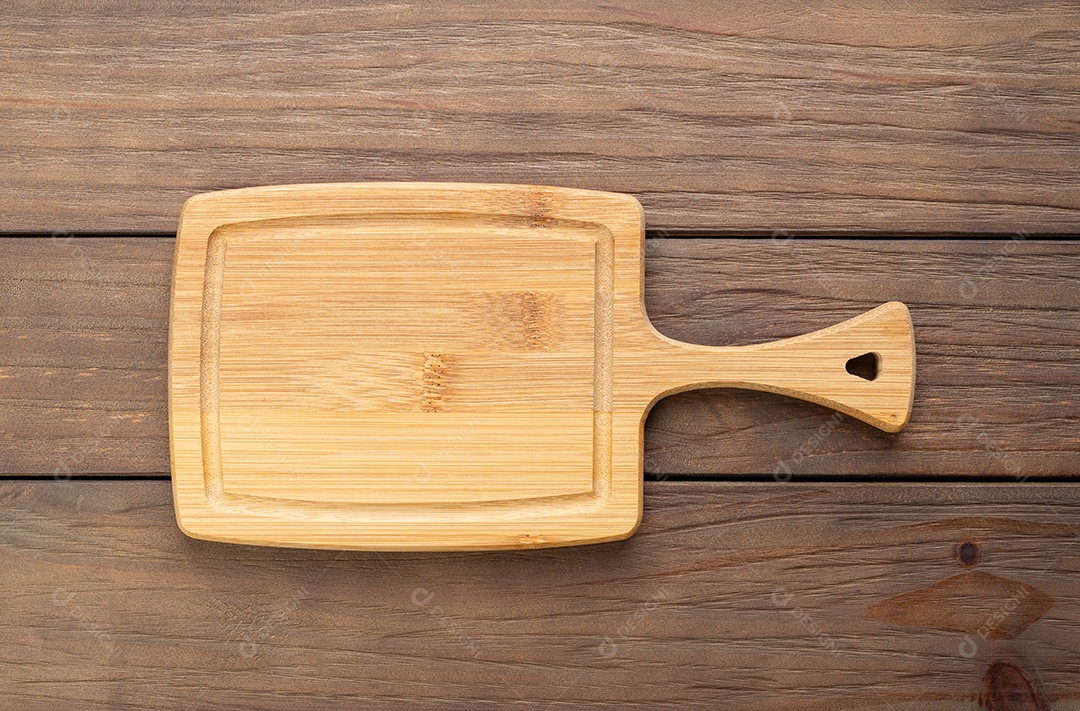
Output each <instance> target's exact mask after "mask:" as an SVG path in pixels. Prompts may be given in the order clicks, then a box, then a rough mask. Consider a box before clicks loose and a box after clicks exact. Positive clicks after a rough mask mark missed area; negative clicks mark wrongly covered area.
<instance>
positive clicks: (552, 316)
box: [169, 183, 915, 550]
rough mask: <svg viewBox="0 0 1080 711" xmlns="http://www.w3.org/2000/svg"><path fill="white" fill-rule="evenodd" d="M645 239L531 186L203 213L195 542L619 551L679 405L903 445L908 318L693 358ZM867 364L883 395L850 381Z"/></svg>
mask: <svg viewBox="0 0 1080 711" xmlns="http://www.w3.org/2000/svg"><path fill="white" fill-rule="evenodd" d="M643 224H644V222H643V216H642V210H641V206H640V205H639V204H638V202H637V201H636V200H635V199H634V198H633V197H631V196H629V195H621V194H615V193H602V192H594V191H587V190H571V189H565V188H550V187H536V186H524V185H482V184H439V183H367V184H364V183H361V184H342V185H292V186H275V187H264V188H250V189H242V190H228V191H223V192H216V193H207V194H203V195H198V196H195V197H193V198H192V199H191V200H189V201H188V202H187V203H186V205H185V206H184V210H183V214H182V216H181V220H180V228H179V234H178V238H177V244H176V262H175V271H174V275H173V292H172V312H171V321H170V334H169V335H170V339H169V424H170V435H171V436H170V440H171V450H172V471H173V493H174V497H175V505H176V516H177V521H178V523H179V525H180V527H181V528H182V529H183V531H184V532H185V533H187V534H188V535H190V536H194V537H197V538H207V539H213V540H220V541H231V542H236V543H249V544H261V545H276V546H302V547H318V548H335V549H365V550H438V549H453V550H477V549H497V548H524V547H535V546H560V545H571V544H579V543H596V542H601V541H611V540H616V539H620V538H625V537H627V536H629V535H631V534H632V533H633V532H634V530H635V529H636V528H637V525H638V523H639V522H640V519H641V510H642V427H643V424H644V420H645V417H646V415H647V413H648V411H649V409H650V407H651V406H652V405H653V404H654V403H655V402H656V401H657V400H659V399H660V398H661V397H663V396H665V395H668V394H671V393H675V392H679V391H682V390H688V389H691V388H702V387H733V388H752V389H757V390H769V391H772V392H777V393H782V394H785V395H790V396H792V397H798V398H802V399H805V400H812V401H814V402H818V403H821V404H823V405H826V406H829V407H832V408H835V409H837V410H839V411H841V412H844V413H847V414H849V415H851V416H853V417H857V418H859V419H861V420H864V421H866V422H868V423H870V424H872V425H874V426H876V427H879V428H881V429H883V430H885V431H888V432H896V431H898V430H900V429H901V428H902V427H903V426H904V424H905V423H906V422H907V419H908V416H909V413H910V409H911V400H912V393H913V387H914V371H915V357H914V343H913V339H912V330H911V322H910V318H909V316H908V312H907V309H906V307H905V306H904V305H903V304H900V303H897V302H892V303H888V304H885V305H883V306H879V307H878V308H876V309H873V310H872V311H869V312H867V313H864V314H862V315H861V316H857V317H855V318H853V319H851V320H849V321H845V322H843V323H841V324H839V325H836V326H833V327H831V328H827V329H824V330H822V331H817V332H815V333H811V334H808V335H805V336H800V337H797V338H791V339H787V340H783V341H776V342H772V343H761V344H756V345H750V346H740V347H706V346H699V345H693V344H688V343H681V342H678V341H675V340H672V339H670V338H667V337H665V336H663V335H662V334H660V333H658V332H657V331H656V330H655V329H654V328H653V326H652V325H651V324H650V322H649V320H648V318H647V316H646V314H645V311H644V307H643V274H644V268H643V267H644V261H643V246H644V243H643V239H644V230H643ZM762 318H768V314H762ZM864 354H874V356H873V358H874V361H875V362H876V370H877V375H876V377H874V378H873V379H872V380H867V379H865V378H863V377H859V376H856V375H853V374H851V373H849V372H848V371H847V368H846V365H847V363H848V361H849V360H850V359H852V358H855V357H858V356H863V355H864Z"/></svg>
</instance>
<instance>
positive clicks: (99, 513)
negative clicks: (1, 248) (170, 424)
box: [0, 481, 1080, 711]
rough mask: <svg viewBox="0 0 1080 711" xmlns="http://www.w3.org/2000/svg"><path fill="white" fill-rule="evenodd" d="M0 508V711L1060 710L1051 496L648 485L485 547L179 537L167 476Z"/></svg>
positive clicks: (1062, 668)
mask: <svg viewBox="0 0 1080 711" xmlns="http://www.w3.org/2000/svg"><path fill="white" fill-rule="evenodd" d="M0 497H2V502H0V503H2V505H3V509H4V512H5V517H4V519H5V521H4V527H3V536H2V537H0V555H2V556H3V559H4V566H5V574H4V575H3V576H0V594H2V595H3V599H4V600H5V613H4V615H3V617H2V620H0V625H2V631H3V635H4V640H5V642H4V644H3V645H0V668H2V669H3V670H4V673H3V674H2V675H0V708H10V709H19V710H22V709H27V710H33V709H40V708H56V707H60V706H63V707H78V708H84V709H99V708H101V709H104V708H120V707H123V708H131V707H135V706H138V707H140V708H161V709H175V708H184V707H187V706H189V705H190V707H191V708H208V707H219V706H220V707H229V708H260V709H290V710H292V709H323V708H336V707H340V706H341V705H342V704H343V703H344V704H347V705H350V706H351V705H361V706H364V707H365V708H373V707H379V708H398V707H409V708H416V707H423V708H434V707H438V708H462V709H466V708H476V707H477V705H479V704H481V703H482V702H484V701H486V702H488V703H492V704H497V705H507V706H509V705H524V704H525V703H527V702H532V703H534V704H536V705H537V706H542V707H548V708H580V707H583V706H586V705H594V706H597V707H608V706H611V707H615V706H618V707H620V708H627V707H629V708H649V709H653V708H686V707H688V706H692V707H695V708H706V707H707V708H725V709H733V710H738V709H760V708H768V709H777V710H780V709H783V710H790V711H796V710H798V711H826V710H829V711H839V710H847V709H850V710H856V709H858V710H875V711H876V710H880V711H885V710H887V709H907V710H908V711H954V710H955V709H958V708H973V707H974V704H975V699H976V697H980V696H981V697H984V698H986V699H988V700H989V702H988V703H987V704H986V708H991V709H995V711H998V710H1000V709H1015V708H1032V709H1034V708H1046V707H1047V704H1048V706H1049V708H1050V709H1054V711H1068V710H1069V709H1072V710H1075V709H1078V708H1080V689H1078V688H1077V685H1076V683H1075V682H1076V678H1077V675H1078V674H1080V634H1078V629H1080V595H1078V591H1077V586H1076V576H1077V574H1078V573H1080V554H1078V551H1080V548H1078V547H1077V546H1076V545H1075V544H1076V540H1077V527H1076V522H1077V520H1078V517H1080V496H1078V493H1077V489H1076V487H1074V486H1070V485H1043V484H1025V485H1020V484H1012V485H990V486H986V485H982V486H973V485H965V484H952V485H940V486H939V485H922V484H828V485H822V484H798V483H792V484H777V483H774V482H770V483H768V484H737V483H728V484H720V483H716V482H712V483H708V484H693V483H687V482H664V483H650V484H647V485H646V496H645V500H646V512H645V520H644V523H643V526H642V529H641V531H640V532H639V533H638V535H636V536H635V537H633V538H631V539H629V540H626V541H620V542H617V543H609V544H601V545H598V546H585V547H577V548H565V549H551V550H544V551H516V552H496V553H479V554H477V553H474V554H467V553H453V554H430V553H429V554H364V553H355V552H347V553H341V554H335V553H332V552H320V551H303V550H283V549H263V548H249V547H244V546H234V545H226V544H218V543H212V542H206V541H197V540H192V539H189V538H186V537H185V536H184V535H183V534H181V533H180V531H179V530H178V529H177V528H176V525H175V522H174V520H173V512H172V506H171V497H170V494H169V484H168V482H135V481H131V482H90V481H80V482H70V483H67V484H58V483H55V482H51V481H50V482H11V481H8V482H0ZM972 547H973V548H974V549H975V554H974V555H973V556H971V555H967V554H966V553H965V554H960V553H958V551H960V550H964V551H968V550H970V549H971V548H972ZM1037 703H1038V704H1042V705H1036V704H1037ZM1009 704H1012V705H1009Z"/></svg>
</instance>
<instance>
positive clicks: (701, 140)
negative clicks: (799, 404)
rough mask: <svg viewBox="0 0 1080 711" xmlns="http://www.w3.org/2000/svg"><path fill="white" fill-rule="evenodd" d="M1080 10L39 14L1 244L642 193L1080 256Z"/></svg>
mask: <svg viewBox="0 0 1080 711" xmlns="http://www.w3.org/2000/svg"><path fill="white" fill-rule="evenodd" d="M1078 27H1080V10H1078V8H1077V6H1076V5H1075V3H1071V2H1062V1H1060V0H1040V1H1038V2H1028V3H1021V4H1018V3H1013V2H1009V1H1008V0H995V1H992V2H984V3H981V4H980V5H979V6H978V8H977V9H976V8H972V7H969V6H966V5H963V4H957V3H952V2H945V1H944V0H935V1H933V2H922V3H898V4H897V3H894V4H891V5H883V4H881V3H873V4H870V5H859V4H852V3H845V2H839V1H837V0H833V1H830V2H825V3H808V2H806V1H805V0H796V1H793V0H784V1H782V2H775V3H770V5H769V7H767V8H762V7H761V5H760V3H753V2H726V3H702V2H695V1H692V0H669V1H666V2H658V1H657V0H650V1H642V0H625V1H619V2H611V3H602V4H586V3H578V2H572V1H571V0H556V1H553V2H547V3H535V2H526V1H523V0H513V1H510V2H500V3H497V4H492V3H480V4H470V3H443V4H440V5H438V6H429V5H424V6H414V5H408V4H400V3H397V4H375V5H371V4H360V5H357V4H355V3H351V2H346V1H345V0H319V1H318V2H306V3H289V2H281V3H271V4H265V3H264V4H259V5H257V6H249V5H241V6H238V5H236V4H235V3H233V2H225V1H224V0H218V1H207V0H203V1H201V2H199V3H197V4H196V5H193V6H185V9H184V10H180V9H179V8H166V7H163V6H162V5H161V4H160V3H146V2H141V3H117V2H115V1H113V0H110V1H109V2H72V3H62V4H57V3H54V2H44V1H43V0H37V1H33V0H20V1H18V2H11V3H7V4H6V5H5V10H4V22H3V23H2V27H0V74H2V75H3V76H4V77H5V80H4V92H3V95H2V96H0V164H2V165H3V166H4V171H3V176H2V178H0V216H2V217H0V230H30V231H38V232H40V231H44V232H46V233H48V232H49V231H51V230H54V229H77V230H88V231H102V230H123V231H129V232H145V231H159V232H172V231H173V230H174V228H175V224H176V219H177V217H178V215H179V210H180V205H181V204H182V203H183V201H184V200H185V199H186V198H187V197H189V196H190V195H192V194H194V193H198V192H203V191H207V190H215V189H220V188H230V187H244V186H251V185H263V184H271V183H285V182H333V181H339V182H341V181H346V182H347V181H357V180H444V181H445V180H449V181H458V180H471V181H480V182H511V183H522V182H524V183H540V184H550V185H563V186H567V187H579V188H592V189H598V190H611V191H618V192H629V193H633V194H634V195H636V196H637V197H638V198H639V199H640V200H641V202H642V203H643V204H644V205H645V207H646V209H647V211H648V215H649V226H650V227H651V228H656V229H664V230H671V231H683V232H685V231H691V232H693V231H703V230H704V231H709V232H724V233H734V234H738V233H740V232H743V233H745V232H746V231H752V232H753V233H755V234H762V233H764V234H766V235H768V234H770V233H771V232H772V230H775V229H787V230H794V231H800V232H802V231H816V232H822V231H834V233H835V231H843V232H860V233H868V232H875V233H880V232H881V231H887V232H903V233H940V232H942V231H946V232H952V233H973V232H993V233H999V234H1009V233H1015V232H1017V231H1020V230H1025V231H1028V232H1030V233H1042V232H1064V233H1071V232H1075V231H1076V229H1077V226H1078V224H1080V220H1078V214H1080V213H1078V208H1080V193H1078V192H1077V165H1080V148H1078V143H1077V140H1076V139H1077V130H1078V126H1080V73H1078V72H1077V71H1076V66H1077V63H1078V62H1080V41H1078V36H1077V28H1078Z"/></svg>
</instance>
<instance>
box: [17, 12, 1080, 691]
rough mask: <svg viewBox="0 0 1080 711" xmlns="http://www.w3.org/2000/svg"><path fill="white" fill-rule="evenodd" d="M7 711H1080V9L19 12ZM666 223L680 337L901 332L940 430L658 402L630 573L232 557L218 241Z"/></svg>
mask: <svg viewBox="0 0 1080 711" xmlns="http://www.w3.org/2000/svg"><path fill="white" fill-rule="evenodd" d="M0 77H2V79H0V166H2V168H0V231H3V232H4V233H5V234H6V235H7V236H5V237H3V238H2V239H0V475H2V477H3V478H0V505H2V512H3V519H2V520H3V526H2V527H0V595H2V599H3V600H4V603H3V606H2V608H0V610H2V614H0V625H2V627H0V639H2V640H3V643H2V644H0V708H5V709H8V708H10V709H18V710H20V711H21V710H23V709H51V708H62V709H68V708H78V709H115V708H154V709H185V708H187V709H202V708H207V709H217V708H253V709H255V708H258V709H283V710H284V709H288V710H290V711H291V710H292V709H302V708H312V709H314V708H326V709H330V708H369V707H407V708H413V707H424V708H427V707H432V708H434V707H438V708H462V709H474V708H481V707H484V708H486V707H488V706H495V707H501V706H511V705H525V704H527V703H532V704H535V705H537V706H538V707H540V708H577V707H582V706H586V705H597V706H604V705H612V706H615V705H618V706H622V707H627V706H629V707H638V708H643V709H654V708H684V707H688V706H701V707H708V708H725V709H792V710H795V709H798V710H802V709H811V710H812V709H821V710H833V709H878V710H880V711H887V710H892V711H905V710H915V709H919V710H933V711H939V710H940V711H944V710H950V711H951V710H952V709H970V708H977V707H982V708H989V709H995V710H997V709H1055V710H1057V709H1080V582H1078V574H1080V547H1078V546H1076V545H1075V544H1076V542H1077V537H1078V534H1080V480H1078V479H1077V476H1078V475H1080V242H1077V241H1069V237H1070V236H1073V237H1075V233H1076V232H1077V229H1078V226H1080V188H1078V184H1080V180H1078V179H1080V141H1078V138H1080V7H1078V6H1077V5H1076V4H1075V3H1068V2H1050V1H1046V2H1039V1H1036V2H1031V3H1024V4H1019V3H1012V2H996V1H993V0H991V1H989V2H985V3H982V4H979V5H977V6H976V5H972V6H970V7H967V8H965V7H963V6H962V5H960V4H957V3H951V2H945V1H944V0H929V1H928V2H920V3H874V4H872V6H871V4H867V5H866V6H863V7H860V6H859V4H857V3H856V4H853V3H842V2H831V1H830V2H824V3H813V2H809V1H808V0H789V1H787V2H770V3H752V2H744V1H742V0H739V1H738V2H729V3H700V2H682V1H681V0H668V1H667V2H656V1H655V0H653V1H645V0H641V1H638V2H615V3H609V4H585V3H574V2H568V1H565V0H553V1H552V2H548V3H537V2H519V1H517V0H514V1H508V2H500V3H464V2H460V3H446V4H442V5H439V6H435V7H425V6H423V5H420V4H401V3H398V4H390V3H387V4H370V5H368V4H363V5H354V4H352V3H345V2H339V3H334V2H325V1H322V0H320V1H319V2H309V3H290V2H269V3H255V2H251V3H243V2H240V3H237V2H233V3H226V2H219V1H217V0H201V1H199V2H193V3H188V4H186V5H185V6H184V7H181V6H180V5H179V4H172V3H164V2H157V3H155V2H114V1H113V0H99V1H97V2H90V1H87V2H72V3H55V2H48V3H47V2H39V1H20V0H15V1H14V2H10V3H8V4H6V5H5V7H4V9H3V10H2V11H0ZM364 180H466V181H481V182H527V183H539V184H551V185H565V186H574V187H587V188H595V189H604V190H615V191H624V192H631V193H633V194H635V195H637V196H638V198H639V199H640V200H641V202H642V203H643V204H644V205H645V208H646V213H647V219H648V225H649V230H650V232H649V236H650V237H651V238H652V239H651V240H650V241H649V242H648V245H649V247H648V257H647V266H646V275H647V293H646V301H647V307H648V311H649V314H650V316H651V317H652V319H653V321H654V323H655V324H656V325H657V327H658V328H659V329H660V330H661V331H663V332H664V333H666V334H668V335H670V336H673V337H676V338H680V339H684V340H689V341H694V342H698V343H707V344H742V343H753V342H758V341H763V340H768V339H773V338H779V337H784V336H791V335H795V334H797V333H802V332H805V331H809V330H811V329H815V328H819V327H822V326H826V325H829V324H831V323H834V322H837V321H839V320H842V319H843V318H846V317H848V316H852V315H855V314H857V313H859V312H861V311H863V310H865V309H867V308H869V307H872V306H873V305H876V304H878V303H881V302H884V301H888V300H891V299H898V300H902V301H904V302H906V303H907V304H908V305H909V306H910V308H911V312H912V318H913V320H914V323H915V334H916V339H917V342H918V384H917V390H916V398H915V405H914V414H913V418H912V421H911V425H910V426H909V427H908V429H906V430H905V431H904V432H902V433H900V434H896V435H888V434H884V433H881V432H879V431H876V430H874V429H873V428H871V427H869V426H867V425H864V424H862V423H860V422H857V421H854V420H852V419H851V418H847V417H843V416H839V415H836V414H834V413H832V412H831V411H828V410H825V409H823V408H821V407H819V406H816V405H813V404H810V403H805V402H800V401H793V400H787V399H784V398H782V397H779V396H774V395H771V394H767V393H754V392H742V391H702V392H693V393H685V394H681V395H678V396H675V397H672V398H669V399H667V400H665V401H663V402H661V403H660V404H659V405H658V406H657V407H656V408H655V409H654V411H653V413H652V414H651V416H650V418H649V420H648V423H647V427H646V458H645V466H646V473H647V479H648V483H647V484H646V492H645V501H646V503H645V507H646V512H645V522H644V524H643V526H642V528H641V531H640V532H639V533H638V534H637V535H636V536H635V537H633V538H632V539H629V540H627V541H623V542H619V543H612V544H605V545H599V546H589V547H578V548H566V549H553V550H532V551H521V552H501V553H461V554H397V555H390V554H384V555H378V554H366V553H355V552H348V553H334V552H325V551H304V550H283V549H270V548H253V547H244V546H233V545H224V544H216V543H209V542H204V541H196V540H191V539H188V538H186V537H184V536H183V535H182V534H181V533H180V531H179V530H178V529H177V527H176V525H175V521H174V518H173V511H172V500H171V494H170V484H169V457H168V432H167V411H166V382H165V381H166V378H165V373H166V340H167V335H168V322H167V311H168V285H169V278H170V269H171V261H172V248H173V238H172V234H173V232H174V231H175V225H176V219H177V215H178V213H179V209H180V205H181V204H182V202H183V200H184V199H185V198H187V197H188V196H189V195H191V194H193V193H196V192H202V191H207V190H213V189H219V188H228V187H239V186H245V185H261V184H270V183H285V182H325V181H364Z"/></svg>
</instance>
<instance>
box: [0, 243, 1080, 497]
mask: <svg viewBox="0 0 1080 711" xmlns="http://www.w3.org/2000/svg"><path fill="white" fill-rule="evenodd" d="M172 251H173V240H171V239H135V238H125V239H121V238H75V239H72V240H67V239H66V238H64V237H59V238H58V239H56V240H50V239H3V240H0V303H3V304H4V313H3V315H2V316H0V326H2V327H0V354H3V355H2V356H0V357H2V360H0V376H3V377H0V473H3V474H52V473H54V472H57V473H58V474H59V476H61V477H64V476H67V475H69V474H95V473H96V474H102V473H104V474H129V473H164V472H168V471H169V459H168V430H167V418H166V410H165V407H166V405H165V402H166V397H165V363H166V352H165V342H166V338H167V311H168V287H169V273H170V268H171V264H172ZM647 251H648V257H647V260H646V265H647V266H646V302H647V308H648V311H649V315H650V317H651V318H652V319H653V322H654V323H655V324H656V325H657V327H658V328H659V329H660V330H661V331H662V332H664V333H665V334H667V335H669V336H672V337H674V338H680V339H685V340H689V341H691V342H695V343H704V344H711V345H721V344H741V343H753V342H758V341H765V340H772V339H775V338H783V337H787V336H792V335H796V334H798V333H801V332H804V331H809V330H813V329H815V328H820V327H824V326H827V325H830V324H833V323H837V322H839V321H841V320H843V319H845V318H848V317H850V316H854V315H856V314H858V313H861V312H862V311H864V310H866V309H867V308H869V307H871V306H873V305H875V304H877V303H880V302H883V301H886V300H889V299H899V300H901V301H904V302H906V303H908V304H909V306H910V307H911V312H912V319H913V321H914V324H915V337H916V342H917V345H918V354H917V378H918V382H917V385H916V391H915V398H916V399H915V407H914V411H913V416H912V421H911V423H910V424H909V425H908V427H907V429H906V430H905V431H904V432H902V433H900V434H898V435H885V434H883V433H881V432H878V431H877V430H874V429H873V428H871V427H869V426H868V425H864V424H863V423H860V422H857V421H854V420H852V419H851V418H846V417H836V416H835V415H834V413H832V412H831V411H829V410H826V409H824V408H821V407H819V406H817V405H812V404H810V403H805V402H801V401H796V400H790V399H787V398H783V397H780V396H774V395H771V394H768V393H756V392H747V391H737V390H725V391H708V392H694V393H687V394H682V395H677V396H674V397H672V398H668V399H667V400H664V401H661V403H660V404H659V405H658V406H657V407H656V408H655V409H654V410H653V413H652V415H651V416H650V418H649V421H648V422H647V424H646V436H645V444H646V450H645V464H646V468H647V470H648V471H649V472H651V473H653V474H657V475H661V476H662V475H671V474H686V475H716V474H721V475H744V474H745V475H772V474H774V473H775V474H776V475H777V476H778V477H779V478H782V479H783V478H787V477H789V476H800V475H811V474H840V475H945V476H957V475H959V476H973V477H975V476H999V477H1004V478H1008V479H1016V478H1025V477H1028V476H1035V477H1038V476H1071V475H1075V474H1077V473H1078V472H1080V433H1078V428H1077V420H1078V416H1080V406H1078V401H1077V398H1078V392H1080V387H1078V385H1080V376H1078V373H1080V368H1078V362H1077V361H1078V358H1080V355H1078V354H1080V282H1078V280H1077V279H1076V277H1075V275H1076V273H1077V271H1078V269H1080V245H1078V244H1077V243H1075V242H1040V241H1036V240H1005V241H984V242H977V241H929V240H911V241H900V240H893V241H846V240H794V241H790V242H774V241H772V240H738V239H724V240H702V239H667V240H663V239H654V240H649V241H648V243H647Z"/></svg>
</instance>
